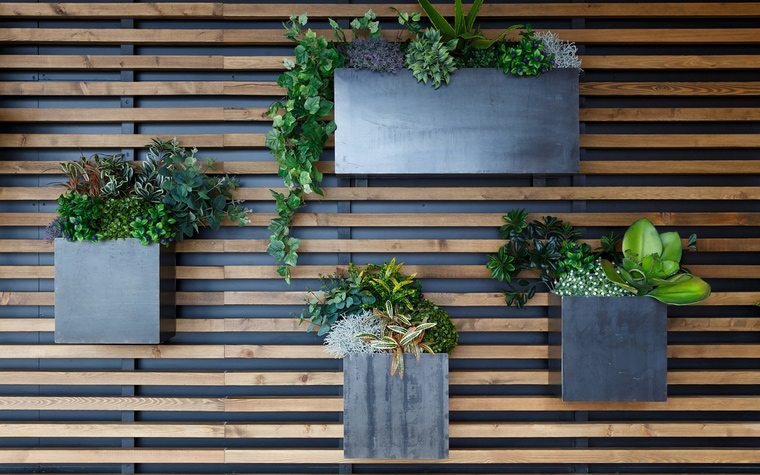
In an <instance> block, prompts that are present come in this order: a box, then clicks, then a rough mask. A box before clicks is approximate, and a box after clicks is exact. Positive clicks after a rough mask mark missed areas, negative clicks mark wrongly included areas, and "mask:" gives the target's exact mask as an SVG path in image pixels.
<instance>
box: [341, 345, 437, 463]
mask: <svg viewBox="0 0 760 475" xmlns="http://www.w3.org/2000/svg"><path fill="white" fill-rule="evenodd" d="M391 359H392V355H391V354H388V353H378V354H350V355H346V356H345V357H344V358H343V454H344V456H345V457H346V458H365V459H446V458H448V457H449V355H447V354H436V355H429V354H423V355H422V357H421V360H420V362H419V363H417V361H416V360H415V359H414V356H413V355H411V354H408V355H405V356H404V367H405V372H404V379H399V377H398V374H397V375H395V376H391V375H390V369H391Z"/></svg>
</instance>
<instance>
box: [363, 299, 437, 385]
mask: <svg viewBox="0 0 760 475" xmlns="http://www.w3.org/2000/svg"><path fill="white" fill-rule="evenodd" d="M374 312H375V317H376V318H377V319H378V320H379V321H380V334H379V335H376V334H372V333H359V334H357V335H356V338H359V339H360V340H362V341H366V342H368V343H369V344H370V345H372V347H373V348H375V349H377V350H381V351H385V352H390V353H393V360H392V363H391V376H393V375H395V374H396V372H397V371H398V377H399V378H401V379H403V378H404V353H412V354H413V355H414V357H415V358H416V359H417V361H418V362H419V361H420V354H421V353H422V351H427V352H428V353H430V354H431V355H432V354H435V352H434V351H433V349H432V348H430V345H428V344H427V343H424V339H425V330H427V329H429V328H433V327H434V326H435V325H436V324H435V323H432V322H426V321H424V320H423V321H422V322H420V323H412V320H411V319H410V318H409V317H407V316H406V315H403V314H401V313H398V309H394V308H393V305H391V303H390V302H386V303H385V310H380V309H374Z"/></svg>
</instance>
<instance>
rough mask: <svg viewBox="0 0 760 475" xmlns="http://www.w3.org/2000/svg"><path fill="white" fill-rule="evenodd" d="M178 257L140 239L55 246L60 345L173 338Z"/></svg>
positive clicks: (63, 242) (62, 241)
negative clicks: (175, 268) (175, 258)
mask: <svg viewBox="0 0 760 475" xmlns="http://www.w3.org/2000/svg"><path fill="white" fill-rule="evenodd" d="M174 265H175V260H174V251H173V247H172V248H168V249H167V248H166V247H164V246H160V245H158V244H151V245H148V246H143V245H141V244H140V241H139V240H138V239H131V238H130V239H124V240H116V241H101V242H96V243H93V242H68V241H66V240H65V239H56V240H55V342H56V343H131V344H155V343H160V342H162V341H164V340H166V339H167V338H169V337H171V336H172V335H173V334H174V329H175V316H176V315H175V302H174V290H175V278H174Z"/></svg>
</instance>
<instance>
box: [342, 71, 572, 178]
mask: <svg viewBox="0 0 760 475" xmlns="http://www.w3.org/2000/svg"><path fill="white" fill-rule="evenodd" d="M335 122H336V124H337V126H338V129H337V130H336V132H335V172H336V173H338V174H353V175H372V174H452V173H460V174H466V173H499V174H506V173H536V174H572V173H578V171H579V148H578V146H579V145H578V130H579V128H578V70H577V69H555V70H553V71H551V72H549V73H547V74H542V75H541V76H540V77H537V78H536V77H515V76H513V75H509V74H504V73H503V72H502V71H501V70H498V69H461V70H458V71H456V72H454V73H453V74H452V76H451V82H450V83H449V84H448V85H444V86H441V87H440V88H439V89H433V87H432V86H430V84H423V83H419V82H417V80H416V79H415V78H414V77H413V76H412V75H411V74H410V73H409V72H408V71H399V72H398V73H397V74H395V75H394V74H378V73H374V72H372V71H366V70H355V69H338V70H336V71H335Z"/></svg>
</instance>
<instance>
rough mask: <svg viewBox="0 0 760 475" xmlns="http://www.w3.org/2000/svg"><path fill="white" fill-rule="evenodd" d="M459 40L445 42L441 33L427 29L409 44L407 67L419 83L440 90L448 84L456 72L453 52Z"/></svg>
mask: <svg viewBox="0 0 760 475" xmlns="http://www.w3.org/2000/svg"><path fill="white" fill-rule="evenodd" d="M456 42H457V40H456V39H454V40H450V41H449V42H444V41H443V39H442V38H441V32H440V31H438V30H435V29H433V28H427V29H426V30H425V31H424V32H422V33H420V34H418V35H417V37H416V38H415V39H414V40H413V41H412V42H411V43H409V46H408V47H407V49H406V66H407V67H408V68H409V69H410V70H411V71H412V75H413V76H414V77H415V78H417V81H419V82H424V83H425V84H427V83H428V81H429V80H430V81H431V82H432V83H433V87H434V88H436V89H438V88H439V87H440V86H441V84H443V83H446V84H448V83H449V81H450V80H451V73H452V72H454V71H456V69H457V68H456V65H455V64H454V58H453V57H452V56H451V51H452V50H453V49H454V48H456Z"/></svg>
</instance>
